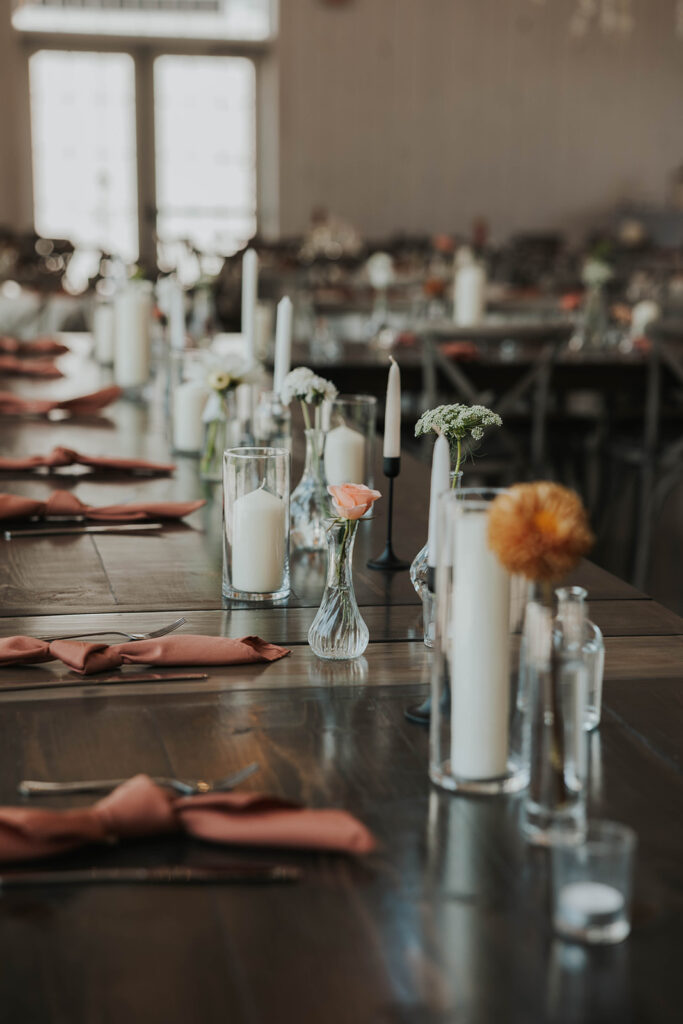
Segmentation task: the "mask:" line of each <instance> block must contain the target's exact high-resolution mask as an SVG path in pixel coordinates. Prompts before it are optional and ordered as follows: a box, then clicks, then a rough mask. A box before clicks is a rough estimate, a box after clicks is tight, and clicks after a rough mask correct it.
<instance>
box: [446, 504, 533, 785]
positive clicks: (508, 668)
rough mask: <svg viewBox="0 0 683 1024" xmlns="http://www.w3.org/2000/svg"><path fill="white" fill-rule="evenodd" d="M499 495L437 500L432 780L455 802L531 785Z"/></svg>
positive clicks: (509, 578) (509, 579)
mask: <svg viewBox="0 0 683 1024" xmlns="http://www.w3.org/2000/svg"><path fill="white" fill-rule="evenodd" d="M500 493H501V492H500V491H497V490H496V491H492V490H484V491H482V490H477V489H473V488H465V489H463V490H459V491H455V492H449V493H448V494H444V495H442V496H441V498H440V499H439V517H440V520H439V540H440V543H439V553H438V559H437V566H436V607H437V613H436V629H435V644H434V659H433V662H432V687H431V698H432V704H431V717H430V754H429V775H430V778H431V780H432V782H434V783H435V784H436V785H438V786H441V787H442V788H444V789H448V790H452V791H454V792H459V793H472V794H481V795H489V794H496V793H514V792H518V791H519V790H522V789H524V787H525V786H526V785H527V782H528V776H529V772H528V762H527V758H526V756H525V749H524V730H523V715H522V713H521V710H520V709H519V707H518V702H517V692H516V688H517V672H516V669H513V664H512V659H511V651H510V646H511V645H510V635H511V629H512V615H513V602H512V600H511V577H510V576H509V574H508V573H507V572H506V571H505V570H504V569H503V567H502V566H501V565H500V563H499V562H498V560H497V558H496V557H495V555H494V554H493V552H492V551H491V550H490V548H489V546H488V540H487V530H488V512H489V507H490V505H491V502H492V501H493V499H494V498H495V497H496V495H497V494H500Z"/></svg>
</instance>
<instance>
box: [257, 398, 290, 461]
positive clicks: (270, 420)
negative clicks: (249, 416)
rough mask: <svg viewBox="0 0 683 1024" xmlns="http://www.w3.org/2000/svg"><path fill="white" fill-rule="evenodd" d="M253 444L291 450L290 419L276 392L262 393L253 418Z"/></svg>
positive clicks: (287, 410) (288, 412)
mask: <svg viewBox="0 0 683 1024" xmlns="http://www.w3.org/2000/svg"><path fill="white" fill-rule="evenodd" d="M253 428H254V442H255V444H257V445H265V446H270V447H271V448H287V450H288V451H291V449H292V417H291V414H290V411H289V409H288V408H287V406H286V405H283V404H282V399H281V398H280V396H279V394H278V393H277V392H276V391H262V392H261V394H260V395H259V399H258V404H257V406H256V408H255V409H254V417H253Z"/></svg>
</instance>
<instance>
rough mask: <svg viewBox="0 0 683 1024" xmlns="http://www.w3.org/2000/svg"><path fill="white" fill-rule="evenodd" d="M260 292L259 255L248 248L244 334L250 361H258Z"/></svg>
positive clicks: (244, 259) (244, 277)
mask: <svg viewBox="0 0 683 1024" xmlns="http://www.w3.org/2000/svg"><path fill="white" fill-rule="evenodd" d="M257 292H258V256H257V255H256V251H255V250H254V249H247V251H246V252H245V254H244V256H243V257H242V336H243V337H244V339H245V342H246V355H247V359H248V361H249V363H252V364H253V363H255V362H256V296H257Z"/></svg>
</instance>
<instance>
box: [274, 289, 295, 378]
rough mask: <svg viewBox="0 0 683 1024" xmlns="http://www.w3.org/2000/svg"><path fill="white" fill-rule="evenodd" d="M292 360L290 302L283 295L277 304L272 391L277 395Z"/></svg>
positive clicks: (288, 298)
mask: <svg viewBox="0 0 683 1024" xmlns="http://www.w3.org/2000/svg"><path fill="white" fill-rule="evenodd" d="M291 359H292V300H291V299H290V297H289V295H285V296H284V298H282V299H280V301H279V302H278V304H277V321H276V324H275V366H274V372H273V391H274V392H275V394H276V395H279V394H280V392H281V391H282V385H283V384H284V381H285V377H286V376H287V374H288V373H289V366H290V362H291Z"/></svg>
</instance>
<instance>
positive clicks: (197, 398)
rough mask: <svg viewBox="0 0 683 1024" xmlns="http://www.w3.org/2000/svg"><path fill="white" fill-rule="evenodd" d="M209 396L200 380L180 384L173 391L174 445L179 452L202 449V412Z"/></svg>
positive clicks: (192, 451) (191, 451)
mask: <svg viewBox="0 0 683 1024" xmlns="http://www.w3.org/2000/svg"><path fill="white" fill-rule="evenodd" d="M207 398H208V394H207V390H206V388H205V387H204V385H203V384H200V383H199V382H198V381H194V380H188V381H185V383H184V384H179V385H178V387H177V388H176V389H175V391H174V393H173V447H174V449H175V451H177V452H187V453H188V454H189V453H194V452H200V451H201V450H202V445H203V443H204V422H203V420H202V413H203V412H204V406H205V405H206V401H207Z"/></svg>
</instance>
